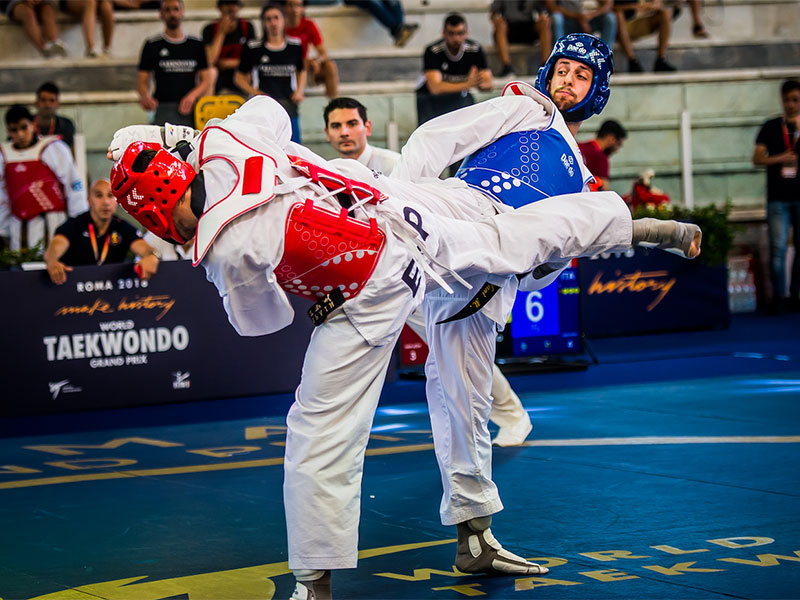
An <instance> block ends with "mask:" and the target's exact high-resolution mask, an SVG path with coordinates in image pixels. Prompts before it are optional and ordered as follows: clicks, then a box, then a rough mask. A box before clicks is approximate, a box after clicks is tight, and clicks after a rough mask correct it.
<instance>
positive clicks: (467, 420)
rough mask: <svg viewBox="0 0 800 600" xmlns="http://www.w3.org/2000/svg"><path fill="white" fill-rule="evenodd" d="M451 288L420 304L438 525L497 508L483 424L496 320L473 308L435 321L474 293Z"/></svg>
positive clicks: (488, 402) (487, 409)
mask: <svg viewBox="0 0 800 600" xmlns="http://www.w3.org/2000/svg"><path fill="white" fill-rule="evenodd" d="M472 283H473V284H476V283H477V285H480V283H481V282H477V280H475V281H473V282H472ZM453 289H454V291H455V294H453V295H450V294H448V293H447V292H445V291H444V290H441V289H439V290H435V291H432V292H429V293H428V294H427V295H426V297H425V300H424V302H423V304H422V307H423V310H424V316H425V320H426V321H427V323H428V327H427V334H428V336H427V337H428V350H429V353H428V360H427V362H426V363H425V375H426V377H427V383H426V386H425V392H426V395H427V398H428V410H429V412H430V417H431V426H432V428H433V440H434V446H435V449H436V460H437V461H438V463H439V471H440V472H441V475H442V486H443V488H444V493H443V495H442V502H441V505H440V508H439V513H440V516H441V519H442V524H444V525H455V524H457V523H461V522H463V521H467V520H469V519H472V518H475V517H485V516H487V515H491V514H494V513H496V512H499V511H500V510H502V509H503V504H502V502H501V501H500V496H499V494H498V492H497V486H496V485H495V484H494V482H493V481H492V439H491V435H490V434H489V427H488V424H489V413H490V411H491V409H492V399H491V396H490V390H491V386H492V365H493V364H494V354H495V339H496V324H495V323H494V321H492V320H491V319H489V318H488V317H486V316H485V315H483V314H482V313H481V312H480V311H479V312H477V313H475V314H474V315H472V316H470V317H467V318H466V319H461V320H458V321H453V322H451V323H444V324H442V325H436V322H437V321H441V320H443V319H446V318H447V317H449V316H451V315H453V314H454V313H456V312H458V310H460V309H461V308H462V307H463V306H464V305H465V304H466V303H467V302H469V300H471V298H472V296H473V295H474V290H467V289H466V288H464V287H462V286H460V285H456V286H453Z"/></svg>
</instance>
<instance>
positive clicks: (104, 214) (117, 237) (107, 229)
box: [44, 179, 159, 285]
mask: <svg viewBox="0 0 800 600" xmlns="http://www.w3.org/2000/svg"><path fill="white" fill-rule="evenodd" d="M116 210H117V199H116V198H114V194H112V193H111V184H110V183H109V182H108V180H106V179H98V180H97V181H95V182H94V183H93V184H92V188H91V189H90V190H89V210H88V211H86V212H85V213H82V214H80V215H78V216H76V217H73V218H71V219H69V220H68V221H67V222H66V223H64V224H63V225H61V227H59V228H58V229H57V230H56V234H55V235H54V236H53V239H52V240H50V244H48V246H47V251H46V252H45V253H44V263H45V265H46V266H47V273H48V275H50V280H51V281H52V282H53V283H55V284H56V285H61V284H62V283H64V282H65V281H66V280H67V273H68V272H69V271H72V267H79V266H82V265H102V264H106V263H109V264H110V263H121V262H125V259H126V258H127V256H128V252H129V251H130V252H133V253H134V254H136V255H137V256H138V257H139V258H140V259H141V260H139V263H138V265H137V267H138V268H137V273H139V276H140V277H141V278H142V279H150V278H151V277H152V276H153V275H155V273H156V271H157V270H158V261H159V256H158V253H157V252H156V251H155V250H154V249H153V248H152V247H151V246H150V245H149V244H148V243H147V242H145V241H144V240H143V239H142V237H141V233H140V232H139V230H138V229H136V228H135V227H134V226H133V225H131V224H130V223H128V222H127V221H123V220H122V219H120V218H119V217H117V216H114V211H116Z"/></svg>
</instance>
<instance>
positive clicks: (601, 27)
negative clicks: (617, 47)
mask: <svg viewBox="0 0 800 600" xmlns="http://www.w3.org/2000/svg"><path fill="white" fill-rule="evenodd" d="M546 4H547V10H549V11H550V20H551V21H552V23H553V38H554V39H556V40H557V39H560V38H562V37H563V36H564V35H565V34H567V33H593V32H595V31H597V32H599V33H600V39H601V40H603V41H604V42H605V43H606V44H608V46H609V48H613V47H614V42H615V41H616V39H617V16H616V14H615V13H614V0H596V1H593V2H591V4H589V3H588V2H585V1H584V0H546Z"/></svg>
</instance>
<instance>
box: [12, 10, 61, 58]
mask: <svg viewBox="0 0 800 600" xmlns="http://www.w3.org/2000/svg"><path fill="white" fill-rule="evenodd" d="M6 16H7V17H8V18H9V19H11V20H12V21H16V22H17V23H19V24H20V25H22V29H23V30H24V31H25V35H27V36H28V39H30V41H31V43H32V44H33V45H34V46H36V49H37V50H38V51H39V52H41V53H42V55H43V56H46V57H51V56H66V55H67V48H66V46H64V42H62V41H61V40H60V39H59V37H58V25H56V9H55V2H53V0H10V1H9V2H8V4H7V5H6Z"/></svg>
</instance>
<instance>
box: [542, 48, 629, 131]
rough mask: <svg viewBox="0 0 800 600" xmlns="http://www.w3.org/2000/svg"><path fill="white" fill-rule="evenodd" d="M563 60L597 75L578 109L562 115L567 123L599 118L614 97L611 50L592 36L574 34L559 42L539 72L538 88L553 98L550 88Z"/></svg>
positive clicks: (573, 108) (576, 107)
mask: <svg viewBox="0 0 800 600" xmlns="http://www.w3.org/2000/svg"><path fill="white" fill-rule="evenodd" d="M559 58H566V59H569V60H576V61H578V62H581V63H583V64H585V65H586V66H588V67H590V68H591V69H592V71H593V74H594V75H593V77H592V87H591V88H590V89H589V92H588V93H587V94H586V97H585V98H584V99H583V100H581V101H580V102H579V103H578V104H577V105H575V106H574V107H572V108H571V109H569V110H568V111H565V112H562V113H561V114H562V115H563V117H564V120H565V121H584V120H585V119H588V118H589V117H591V116H592V115H599V114H600V113H601V112H602V110H603V108H604V107H605V105H606V103H607V102H608V97H609V96H610V95H611V90H610V89H609V80H610V79H611V74H612V73H613V72H614V58H613V53H612V52H611V48H609V47H608V44H606V43H605V42H604V41H603V40H601V39H600V38H598V37H595V36H593V35H589V34H588V33H570V34H569V35H565V36H563V37H560V38H558V40H557V41H556V43H555V45H554V46H553V52H552V53H551V54H550V58H548V59H547V62H546V63H544V65H542V67H540V68H539V74H538V76H537V77H536V83H535V84H534V87H535V88H536V89H537V90H539V91H540V92H542V93H543V94H545V95H547V97H548V98H549V97H550V93H549V92H548V90H547V84H548V82H549V81H550V79H551V78H552V76H553V73H552V70H553V67H554V66H555V64H556V61H557V60H558V59H559Z"/></svg>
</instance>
